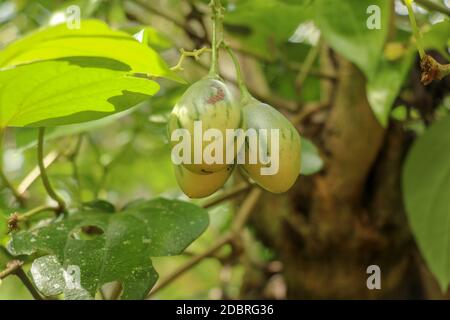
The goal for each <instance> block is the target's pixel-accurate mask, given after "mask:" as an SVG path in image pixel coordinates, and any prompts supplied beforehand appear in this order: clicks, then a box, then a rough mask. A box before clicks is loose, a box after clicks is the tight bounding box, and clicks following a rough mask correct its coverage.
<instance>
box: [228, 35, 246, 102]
mask: <svg viewBox="0 0 450 320" xmlns="http://www.w3.org/2000/svg"><path fill="white" fill-rule="evenodd" d="M222 46H223V47H224V48H225V49H226V50H227V52H228V54H229V55H230V57H231V60H233V64H234V66H235V68H236V75H237V81H238V86H239V89H240V90H241V95H242V101H243V103H244V104H245V103H246V102H248V101H249V100H250V99H251V97H252V96H251V94H250V92H249V91H248V88H247V86H246V85H245V82H244V78H243V76H242V69H241V65H240V63H239V61H238V59H237V57H236V55H235V54H234V52H233V50H231V48H230V47H229V46H228V45H227V44H226V43H222Z"/></svg>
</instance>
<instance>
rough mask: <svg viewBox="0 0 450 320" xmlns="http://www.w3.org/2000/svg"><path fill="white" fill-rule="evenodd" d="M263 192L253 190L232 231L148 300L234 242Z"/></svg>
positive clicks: (158, 285)
mask: <svg viewBox="0 0 450 320" xmlns="http://www.w3.org/2000/svg"><path fill="white" fill-rule="evenodd" d="M261 193H262V190H261V189H259V188H258V187H253V189H252V190H251V191H250V193H249V194H248V196H247V197H246V199H245V200H244V202H243V203H242V205H241V207H240V209H239V211H238V213H237V214H236V218H235V219H234V223H233V225H232V227H231V231H229V232H228V233H227V234H225V235H224V236H222V237H221V238H219V240H217V242H216V243H215V244H214V245H213V246H212V247H211V248H209V249H208V250H206V251H205V252H203V253H202V254H200V255H198V256H195V257H193V258H192V259H190V260H189V261H187V262H186V263H185V264H183V265H182V266H181V267H179V268H178V269H176V270H175V271H174V272H172V273H171V274H170V275H168V276H167V278H165V279H163V280H161V281H160V282H159V283H158V284H157V285H156V286H155V287H154V288H153V290H152V291H151V292H150V293H149V294H148V295H147V299H149V298H151V297H152V296H153V295H155V294H156V293H157V292H158V291H160V290H161V289H163V288H164V287H166V286H167V285H169V284H170V283H172V282H173V281H174V280H176V279H177V278H178V277H179V276H181V275H182V274H184V273H185V272H186V271H188V270H190V269H191V268H192V267H194V266H196V265H197V264H198V263H199V262H201V261H202V260H203V259H205V258H208V257H210V256H212V255H214V254H215V253H216V252H217V251H218V250H219V249H221V248H222V247H223V246H224V245H226V244H228V243H230V242H232V241H233V239H234V237H235V236H236V235H238V234H239V233H240V231H241V230H242V228H243V227H244V226H245V223H246V222H247V220H248V218H249V216H250V214H251V213H252V211H253V208H254V207H255V205H256V203H257V201H258V199H259V197H260V196H261Z"/></svg>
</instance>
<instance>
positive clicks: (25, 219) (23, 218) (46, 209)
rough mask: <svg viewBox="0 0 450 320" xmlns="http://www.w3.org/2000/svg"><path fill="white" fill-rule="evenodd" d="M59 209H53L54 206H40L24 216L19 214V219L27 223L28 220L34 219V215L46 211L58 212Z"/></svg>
mask: <svg viewBox="0 0 450 320" xmlns="http://www.w3.org/2000/svg"><path fill="white" fill-rule="evenodd" d="M57 210H58V208H55V207H52V206H39V207H36V208H34V209H31V210H29V211H27V212H24V213H22V214H19V215H18V217H17V219H18V220H19V221H27V220H28V219H30V218H32V217H33V216H34V215H36V214H38V213H41V212H45V211H57Z"/></svg>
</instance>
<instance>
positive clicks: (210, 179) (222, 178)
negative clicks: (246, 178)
mask: <svg viewBox="0 0 450 320" xmlns="http://www.w3.org/2000/svg"><path fill="white" fill-rule="evenodd" d="M173 167H174V170H175V177H176V179H177V182H178V185H179V186H180V188H181V190H182V191H183V192H184V194H186V195H187V196H188V197H189V198H193V199H197V198H204V197H207V196H210V195H212V194H213V193H214V192H216V191H217V190H219V189H220V188H221V187H222V186H223V185H224V184H225V182H227V180H228V178H229V177H230V176H231V174H232V172H233V168H234V165H229V166H228V167H227V168H225V169H224V170H221V171H218V172H214V173H210V174H195V173H193V172H191V171H189V170H187V169H186V168H185V167H184V166H182V165H174V166H173Z"/></svg>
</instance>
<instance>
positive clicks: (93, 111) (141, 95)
mask: <svg viewBox="0 0 450 320" xmlns="http://www.w3.org/2000/svg"><path fill="white" fill-rule="evenodd" d="M89 61H91V58H81V59H76V60H74V59H68V60H67V61H64V60H61V61H45V62H37V63H32V64H28V65H23V66H18V67H16V68H13V69H9V70H5V71H1V72H0V88H1V91H0V128H2V127H6V126H14V127H23V126H34V127H37V126H51V125H63V124H72V123H78V122H83V121H88V120H95V119H99V118H102V117H104V116H107V115H110V114H113V113H117V112H120V111H123V110H126V109H128V108H130V107H132V106H134V105H136V104H138V103H139V102H142V101H144V100H145V99H148V98H149V97H150V96H151V95H153V94H155V93H156V92H157V91H158V90H159V85H158V84H157V83H156V82H154V81H151V80H148V79H144V78H139V77H134V76H132V75H130V74H128V73H127V72H124V71H119V70H110V69H106V68H94V67H83V66H80V65H83V64H84V63H86V64H88V65H89V64H90V62H89Z"/></svg>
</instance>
